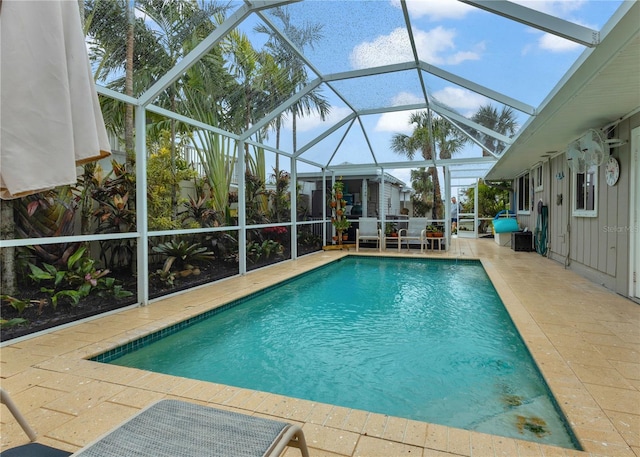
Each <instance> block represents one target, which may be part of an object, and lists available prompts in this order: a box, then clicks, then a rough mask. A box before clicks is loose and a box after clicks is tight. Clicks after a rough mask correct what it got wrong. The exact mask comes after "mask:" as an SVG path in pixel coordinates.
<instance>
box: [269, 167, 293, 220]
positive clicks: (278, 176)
mask: <svg viewBox="0 0 640 457" xmlns="http://www.w3.org/2000/svg"><path fill="white" fill-rule="evenodd" d="M273 177H274V179H275V184H276V189H275V191H274V192H273V193H272V194H271V201H272V205H271V208H272V209H271V221H272V222H283V221H289V220H291V198H290V193H289V183H290V181H291V176H290V175H289V173H287V172H286V171H283V170H279V171H277V170H274V174H273Z"/></svg>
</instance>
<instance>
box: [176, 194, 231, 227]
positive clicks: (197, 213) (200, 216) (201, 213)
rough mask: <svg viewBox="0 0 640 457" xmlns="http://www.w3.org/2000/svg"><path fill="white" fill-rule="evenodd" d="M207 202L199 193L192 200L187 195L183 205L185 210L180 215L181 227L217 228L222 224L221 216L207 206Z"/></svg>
mask: <svg viewBox="0 0 640 457" xmlns="http://www.w3.org/2000/svg"><path fill="white" fill-rule="evenodd" d="M210 201H211V200H209V199H208V198H206V197H205V196H204V195H202V194H201V193H198V197H196V198H193V197H192V196H191V195H189V200H188V201H187V202H184V203H183V206H184V207H185V208H186V209H185V210H184V211H183V212H182V213H180V216H181V220H182V225H183V226H192V227H193V228H197V227H217V226H219V225H222V224H223V223H224V219H223V216H224V214H220V213H219V212H218V211H216V210H214V209H212V208H211V207H210V206H209V202H210Z"/></svg>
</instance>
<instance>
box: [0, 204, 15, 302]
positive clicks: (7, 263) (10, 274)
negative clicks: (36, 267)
mask: <svg viewBox="0 0 640 457" xmlns="http://www.w3.org/2000/svg"><path fill="white" fill-rule="evenodd" d="M0 236H1V237H2V239H3V240H12V239H14V238H15V219H14V216H13V201H12V200H0ZM15 251H16V248H14V247H9V248H2V249H0V268H2V270H0V271H1V272H2V274H0V293H2V294H6V295H15V293H16V291H17V289H18V287H17V280H16V279H17V278H16V268H15V258H16V256H15Z"/></svg>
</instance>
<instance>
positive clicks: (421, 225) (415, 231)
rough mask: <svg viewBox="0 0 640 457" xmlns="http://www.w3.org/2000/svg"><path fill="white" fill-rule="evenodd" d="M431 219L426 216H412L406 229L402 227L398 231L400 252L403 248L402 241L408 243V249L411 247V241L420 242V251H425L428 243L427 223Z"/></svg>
mask: <svg viewBox="0 0 640 457" xmlns="http://www.w3.org/2000/svg"><path fill="white" fill-rule="evenodd" d="M428 224H429V219H427V218H426V217H410V218H409V222H408V225H407V228H406V229H400V230H399V231H398V252H400V250H401V248H402V242H403V241H404V242H406V243H407V250H408V249H409V241H416V240H417V241H419V242H420V252H421V253H422V252H424V247H425V244H426V243H427V225H428Z"/></svg>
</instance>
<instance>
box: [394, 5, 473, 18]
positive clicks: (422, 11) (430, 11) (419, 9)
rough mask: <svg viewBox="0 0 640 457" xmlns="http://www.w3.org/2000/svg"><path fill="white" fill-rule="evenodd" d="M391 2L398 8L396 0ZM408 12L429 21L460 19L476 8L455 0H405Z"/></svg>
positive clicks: (412, 15)
mask: <svg viewBox="0 0 640 457" xmlns="http://www.w3.org/2000/svg"><path fill="white" fill-rule="evenodd" d="M391 4H392V5H393V6H395V7H397V8H400V2H399V1H398V0H391ZM407 8H408V10H409V14H410V15H411V17H412V18H414V19H419V18H421V17H427V18H428V19H429V20H431V21H438V20H442V19H462V18H464V17H465V16H466V15H467V14H468V13H470V12H472V11H475V10H476V9H475V8H474V7H472V6H470V5H467V4H465V3H461V2H459V1H457V0H407Z"/></svg>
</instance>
